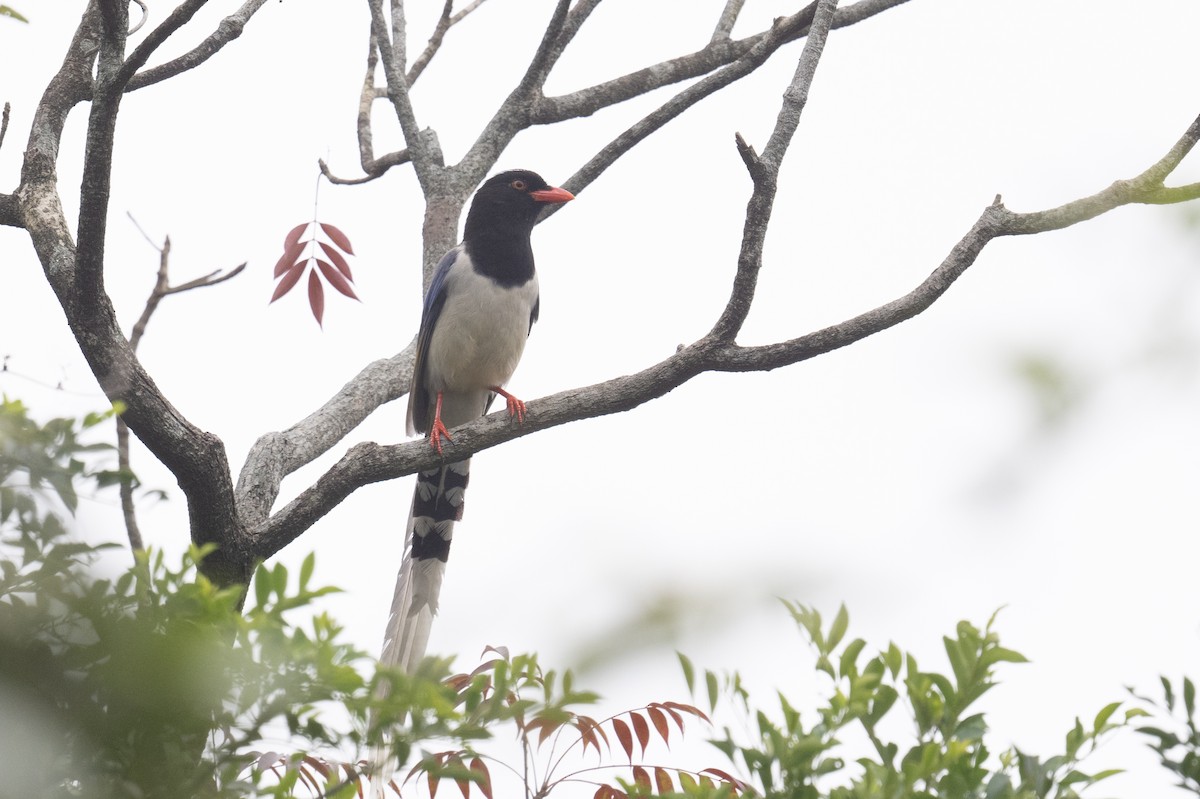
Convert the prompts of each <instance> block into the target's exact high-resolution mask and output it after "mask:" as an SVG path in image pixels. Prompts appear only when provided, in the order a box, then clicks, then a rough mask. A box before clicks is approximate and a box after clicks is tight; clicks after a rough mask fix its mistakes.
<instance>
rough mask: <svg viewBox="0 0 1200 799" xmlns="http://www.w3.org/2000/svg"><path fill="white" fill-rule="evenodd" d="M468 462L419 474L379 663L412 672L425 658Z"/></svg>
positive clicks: (461, 504)
mask: <svg viewBox="0 0 1200 799" xmlns="http://www.w3.org/2000/svg"><path fill="white" fill-rule="evenodd" d="M470 469H471V460H470V458H468V459H467V460H464V461H458V462H457V463H451V464H447V465H446V466H441V467H439V468H437V469H430V470H429V471H427V472H421V473H420V474H418V475H417V487H416V489H415V490H414V491H413V501H412V510H411V511H409V515H408V526H407V528H406V530H405V534H404V561H403V562H402V563H401V565H400V573H399V574H397V575H396V593H395V594H394V595H393V597H392V611H391V615H390V616H389V617H388V624H387V631H386V632H385V633H384V638H383V654H382V655H381V656H380V660H381V661H382V662H383V665H385V666H395V667H398V668H401V669H403V670H404V671H405V672H409V673H411V672H412V671H413V670H414V669H415V668H416V667H417V665H418V664H419V663H420V662H421V658H423V657H425V646H426V644H427V643H428V642H429V630H430V628H431V627H432V626H433V617H434V616H435V615H436V614H437V608H438V594H439V593H441V590H442V577H443V576H444V575H445V573H446V560H447V558H448V557H449V556H450V542H451V540H452V539H453V536H454V523H455V522H457V521H458V520H459V519H461V518H462V513H463V497H464V494H465V492H466V489H467V481H468V480H469V479H470Z"/></svg>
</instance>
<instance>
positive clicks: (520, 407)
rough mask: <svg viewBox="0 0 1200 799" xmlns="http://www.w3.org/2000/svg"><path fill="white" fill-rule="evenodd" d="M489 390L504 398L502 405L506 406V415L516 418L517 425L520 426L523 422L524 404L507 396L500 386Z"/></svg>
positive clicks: (509, 395) (511, 396)
mask: <svg viewBox="0 0 1200 799" xmlns="http://www.w3.org/2000/svg"><path fill="white" fill-rule="evenodd" d="M491 390H492V391H494V392H496V393H497V394H499V395H500V396H501V397H504V403H505V404H506V405H507V406H508V415H509V416H510V417H511V416H516V417H517V424H522V423H523V422H524V421H525V403H524V402H522V401H521V400H519V399H517V398H516V397H514V396H513V395H512V394H509V393H508V392H507V391H505V390H504V389H502V388H500V386H492V387H491Z"/></svg>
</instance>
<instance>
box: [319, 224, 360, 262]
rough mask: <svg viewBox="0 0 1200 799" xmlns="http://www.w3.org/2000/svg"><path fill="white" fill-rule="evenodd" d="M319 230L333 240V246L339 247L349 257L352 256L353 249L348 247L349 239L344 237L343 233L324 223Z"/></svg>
mask: <svg viewBox="0 0 1200 799" xmlns="http://www.w3.org/2000/svg"><path fill="white" fill-rule="evenodd" d="M321 230H323V231H325V235H326V236H328V237H329V238H331V239H333V243H334V244H336V245H337V246H339V247H341V248H342V249H343V250H345V251H346V252H348V253H349V254H350V255H354V248H353V247H351V246H350V239H348V238H347V237H346V234H345V233H343V232H342V231H340V230H338V229H337V228H335V227H334V226H333V225H327V224H325V223H324V222H322V223H321Z"/></svg>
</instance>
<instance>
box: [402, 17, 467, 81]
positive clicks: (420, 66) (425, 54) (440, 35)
mask: <svg viewBox="0 0 1200 799" xmlns="http://www.w3.org/2000/svg"><path fill="white" fill-rule="evenodd" d="M483 2H484V0H475V2H473V3H470V4H468V5H467V7H466V8H464V9H462V10H461V11H459V12H458V13H457V14H453V13H452V12H453V10H454V0H446V4H445V5H444V6H443V7H442V15H441V16H440V17H438V21H437V26H436V27H435V28H434V29H433V34H432V35H430V37H429V43H428V44H427V45H425V49H424V51H422V53H421V55H419V56H417V60H416V61H413V64H412V66H411V67H409V69H408V85H409V86H410V87H411V86H412V85H413V84H414V83H416V82H417V78H419V77H421V73H422V72H424V71H425V67H427V66H429V62H430V61H432V60H433V57H434V56H435V55H437V51H438V49H440V48H441V46H442V40H443V39H445V38H446V32H447V31H449V30H450V28H452V27H454V26H455V25H457V24H458V23H460V22H462V21H463V20H464V19H466V17H467V15H469V14H470V13H471V12H472V11H474V10H475V9H477V8H479V7H480V6H481V5H483Z"/></svg>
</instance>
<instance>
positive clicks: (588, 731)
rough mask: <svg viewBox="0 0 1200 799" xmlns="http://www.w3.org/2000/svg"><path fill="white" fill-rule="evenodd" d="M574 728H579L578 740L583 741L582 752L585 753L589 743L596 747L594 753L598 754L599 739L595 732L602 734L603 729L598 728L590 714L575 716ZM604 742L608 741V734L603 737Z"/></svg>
mask: <svg viewBox="0 0 1200 799" xmlns="http://www.w3.org/2000/svg"><path fill="white" fill-rule="evenodd" d="M575 728H576V729H578V730H579V740H581V741H583V751H584V753H585V754H586V753H587V748H588V744H591V745H592V746H594V747H596V754H597V755H600V754H601V752H600V739H599V738H597V737H596V733H597V732H599V733H600V734H601V735H604V730H602V729H600V726H599V725H598V724H596V720H595V719H593V718H592V717H591V716H576V717H575ZM604 743H606V744H607V743H608V736H605V737H604Z"/></svg>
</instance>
